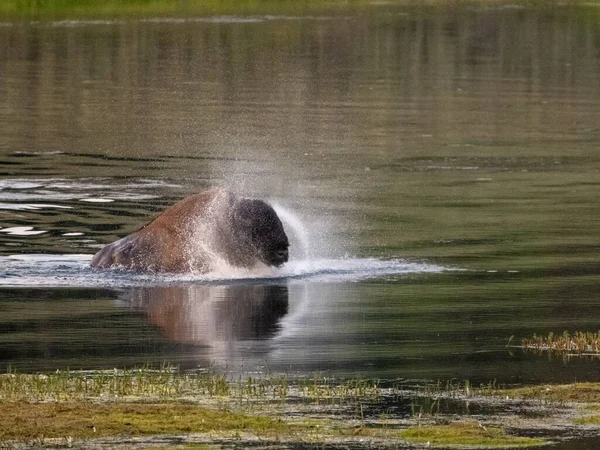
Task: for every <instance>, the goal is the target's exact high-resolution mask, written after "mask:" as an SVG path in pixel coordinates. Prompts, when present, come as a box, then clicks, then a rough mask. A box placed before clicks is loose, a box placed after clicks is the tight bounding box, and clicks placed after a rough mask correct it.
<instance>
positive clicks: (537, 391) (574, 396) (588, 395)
mask: <svg viewBox="0 0 600 450" xmlns="http://www.w3.org/2000/svg"><path fill="white" fill-rule="evenodd" d="M499 392H500V393H501V394H502V395H506V396H508V397H510V398H521V399H525V400H544V401H548V402H557V403H568V402H573V403H600V383H572V384H556V385H542V386H524V387H520V388H513V389H504V390H502V391H499Z"/></svg>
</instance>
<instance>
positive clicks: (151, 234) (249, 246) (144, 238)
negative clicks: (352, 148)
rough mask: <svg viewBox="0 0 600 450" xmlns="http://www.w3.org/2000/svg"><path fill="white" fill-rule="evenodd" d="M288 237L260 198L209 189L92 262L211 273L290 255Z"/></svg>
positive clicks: (283, 259)
mask: <svg viewBox="0 0 600 450" xmlns="http://www.w3.org/2000/svg"><path fill="white" fill-rule="evenodd" d="M288 246H289V242H288V238H287V236H286V234H285V231H284V230H283V225H282V224H281V221H280V220H279V217H278V216H277V213H275V210H274V209H273V208H272V207H271V206H269V205H268V204H266V203H265V202H263V201H261V200H250V199H247V198H240V197H238V196H236V195H234V194H232V193H231V192H227V191H222V190H218V189H213V190H208V191H204V192H201V193H200V194H197V195H193V196H191V197H187V198H185V199H183V200H181V201H179V202H177V203H176V204H175V205H173V206H171V207H170V208H168V209H167V210H165V211H164V212H163V213H162V214H160V215H158V216H157V217H156V218H154V220H152V221H151V222H149V223H148V224H146V225H144V226H143V227H142V228H140V229H139V230H138V231H136V232H135V233H133V234H130V235H129V236H126V237H124V238H122V239H119V240H118V241H115V242H113V243H112V244H109V245H107V246H106V247H104V248H103V249H102V250H100V251H99V252H98V253H96V255H95V256H94V258H93V259H92V267H98V268H107V267H124V268H127V269H134V270H145V271H153V272H189V271H196V272H208V271H210V270H213V269H215V267H216V266H218V265H219V264H227V265H230V266H235V267H243V268H249V269H251V268H254V267H256V266H258V265H260V264H261V263H262V264H264V265H267V266H277V267H278V266H281V265H282V264H283V263H285V262H287V260H288Z"/></svg>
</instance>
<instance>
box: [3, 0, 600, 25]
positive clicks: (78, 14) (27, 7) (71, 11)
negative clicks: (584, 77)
mask: <svg viewBox="0 0 600 450" xmlns="http://www.w3.org/2000/svg"><path fill="white" fill-rule="evenodd" d="M550 1H556V3H560V1H559V0H518V1H516V2H511V1H509V0H460V1H459V2H456V1H452V0H396V2H395V3H397V4H412V5H423V4H432V5H446V4H451V5H454V6H456V4H457V3H463V4H482V3H483V4H490V3H492V4H494V3H498V4H511V3H518V4H526V5H541V6H547V5H548V3H549V2H550ZM595 1H597V0H592V2H590V0H576V1H575V3H581V4H583V3H585V4H588V5H589V4H590V3H594V2H595ZM372 3H373V1H371V0H2V2H0V18H2V19H35V20H56V19H102V18H104V19H106V18H142V17H157V16H159V17H171V16H178V17H181V16H184V17H187V16H207V15H252V14H315V13H318V12H328V13H331V12H333V11H336V10H339V11H347V10H349V9H352V8H357V7H358V8H360V7H365V6H368V5H370V4H372Z"/></svg>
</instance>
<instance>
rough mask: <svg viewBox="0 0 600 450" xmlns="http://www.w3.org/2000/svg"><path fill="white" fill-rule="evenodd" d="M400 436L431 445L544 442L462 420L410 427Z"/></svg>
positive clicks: (501, 445)
mask: <svg viewBox="0 0 600 450" xmlns="http://www.w3.org/2000/svg"><path fill="white" fill-rule="evenodd" d="M400 437H401V438H402V439H405V440H407V441H409V442H414V443H427V442H428V443H429V445H432V446H472V447H493V448H517V447H519V448H524V447H533V446H539V445H542V444H544V443H545V442H544V441H543V440H542V439H538V438H529V437H519V436H512V435H509V434H507V433H505V432H504V430H503V429H502V428H500V427H486V426H483V425H480V424H478V423H464V422H457V423H451V424H445V425H430V426H423V427H411V428H408V429H406V430H404V431H403V432H401V433H400Z"/></svg>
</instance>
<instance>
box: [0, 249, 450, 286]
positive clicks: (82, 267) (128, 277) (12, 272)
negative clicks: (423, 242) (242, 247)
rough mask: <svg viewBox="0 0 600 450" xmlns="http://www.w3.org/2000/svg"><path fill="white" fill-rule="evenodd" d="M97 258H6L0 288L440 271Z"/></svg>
mask: <svg viewBox="0 0 600 450" xmlns="http://www.w3.org/2000/svg"><path fill="white" fill-rule="evenodd" d="M92 256H93V255H85V254H73V255H52V254H47V255H46V254H22V255H10V256H0V286H28V287H37V286H48V287H52V286H69V287H103V288H124V287H138V286H173V285H181V286H185V285H190V284H230V283H238V282H252V283H271V282H277V283H279V282H285V281H286V280H301V281H307V282H310V281H318V282H321V283H323V282H324V283H339V282H353V281H360V280H365V279H373V278H381V277H384V276H388V275H406V274H418V273H439V272H442V271H444V270H448V269H447V268H445V267H443V266H438V265H434V264H427V263H420V262H409V261H404V260H400V259H377V258H343V259H314V260H294V261H290V262H289V263H287V264H285V265H284V266H283V267H281V268H280V269H276V268H273V267H268V266H261V267H258V266H257V267H254V268H252V269H242V268H232V267H231V266H224V267H222V268H221V267H217V268H216V269H215V270H213V271H212V272H210V273H207V274H193V273H191V274H153V273H138V272H133V271H128V270H120V269H108V270H97V269H92V268H91V267H90V261H91V259H92Z"/></svg>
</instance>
